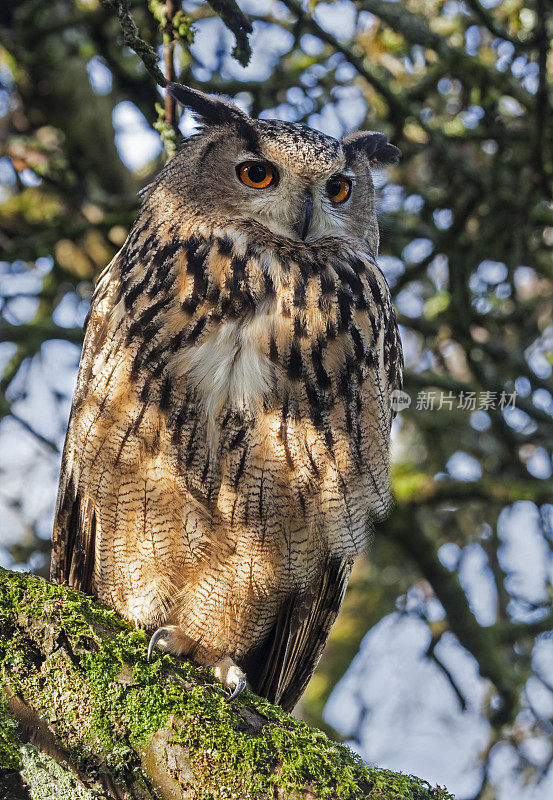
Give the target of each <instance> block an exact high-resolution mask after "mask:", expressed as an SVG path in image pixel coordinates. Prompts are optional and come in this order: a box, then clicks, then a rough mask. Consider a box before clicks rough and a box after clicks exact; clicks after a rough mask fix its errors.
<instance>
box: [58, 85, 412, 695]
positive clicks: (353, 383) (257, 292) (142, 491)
mask: <svg viewBox="0 0 553 800" xmlns="http://www.w3.org/2000/svg"><path fill="white" fill-rule="evenodd" d="M169 91H170V92H171V93H172V95H173V96H174V97H175V98H176V99H177V100H178V101H179V102H180V103H181V104H182V105H183V106H185V107H187V108H189V109H191V110H192V111H193V112H194V114H195V115H196V118H197V119H198V121H199V122H200V123H201V127H200V130H199V132H198V133H197V134H196V135H193V136H192V137H190V138H189V139H188V140H187V141H186V142H185V143H184V145H183V147H182V149H181V150H180V152H179V153H178V155H177V156H176V157H175V158H173V159H172V160H171V161H170V162H169V163H168V164H167V165H166V166H165V168H164V169H163V170H162V171H161V173H160V174H159V176H158V177H157V179H156V180H155V181H154V182H153V183H152V184H151V185H150V186H148V187H147V188H146V189H145V190H144V192H143V196H142V203H141V207H140V210H139V213H138V216H137V219H136V221H135V223H134V225H133V227H132V229H131V231H130V233H129V236H128V239H127V240H126V242H125V244H124V245H123V247H122V248H121V250H120V251H119V253H118V254H117V255H116V256H115V258H114V259H113V261H112V262H111V263H110V264H109V266H108V267H107V268H106V269H105V271H104V272H103V274H102V275H101V277H100V279H99V282H98V284H97V288H96V291H95V294H94V298H93V301H92V306H91V309H90V312H89V316H88V320H87V324H86V336H85V343H84V349H83V353H82V358H81V363H80V370H79V377H78V383H77V388H76V391H75V397H74V402H73V409H72V413H71V420H70V423H69V429H68V433H67V438H66V443H65V449H64V454H63V465H62V472H61V480H60V489H59V495H58V503H57V510H56V520H55V527H54V548H53V562H52V578H53V580H55V581H58V582H67V583H68V584H69V585H71V586H73V587H76V588H78V589H81V590H83V591H85V592H90V593H92V594H94V595H95V596H96V597H97V598H98V599H99V600H100V601H101V602H103V603H106V604H107V605H109V606H112V607H113V608H115V609H116V610H117V611H118V612H120V613H121V614H122V615H123V616H124V617H126V618H127V619H128V620H131V621H132V622H134V623H135V624H137V625H142V626H144V627H146V628H148V629H150V630H152V631H155V632H154V633H153V636H152V639H151V642H150V654H151V651H152V648H153V647H154V646H155V645H158V646H159V647H160V648H162V649H164V650H166V651H169V652H171V653H174V654H176V655H184V656H188V657H190V658H192V659H194V660H195V661H196V662H198V663H200V664H204V665H212V666H213V667H214V668H215V674H216V675H217V676H218V677H219V678H220V679H221V680H222V681H223V683H225V684H226V686H227V687H228V688H229V690H230V691H231V692H232V695H233V696H234V695H236V693H238V692H239V691H240V690H241V689H242V688H243V686H244V685H245V682H246V678H247V681H248V683H249V685H250V686H251V688H252V690H253V691H254V692H256V693H257V694H260V695H262V696H264V697H267V698H269V699H270V700H271V701H273V702H276V703H279V704H280V705H282V706H283V707H284V708H286V709H291V708H292V707H293V706H294V704H295V703H296V701H297V699H298V698H299V696H300V694H301V693H302V691H303V690H304V688H305V686H306V684H307V681H308V680H309V678H310V676H311V674H312V672H313V670H314V668H315V666H316V664H317V661H318V659H319V657H320V654H321V652H322V649H323V647H324V644H325V641H326V638H327V636H328V633H329V631H330V628H331V626H332V624H333V622H334V620H335V618H336V615H337V613H338V610H339V608H340V604H341V602H342V598H343V595H344V591H345V588H346V584H347V581H348V577H349V573H350V569H351V565H352V562H353V559H354V557H355V555H356V553H358V552H359V551H360V550H361V549H362V548H363V547H364V545H365V544H366V542H367V538H368V534H369V528H370V524H371V520H374V519H376V518H379V517H382V515H383V514H384V513H385V512H386V509H387V507H388V505H389V486H388V481H389V476H388V473H389V469H388V454H389V439H390V425H391V421H392V416H393V414H392V409H391V405H390V394H391V392H392V391H393V390H394V389H395V388H398V387H399V385H400V382H401V367H402V358H401V346H400V340H399V335H398V330H397V325H396V320H395V317H394V311H393V308H392V305H391V300H390V294H389V289H388V286H387V284H386V281H385V279H384V277H383V275H382V274H381V272H380V270H379V269H378V267H377V265H376V254H377V248H378V226H377V221H376V214H375V192H374V187H373V182H372V179H371V164H379V163H380V164H386V163H392V162H394V161H395V160H396V158H397V155H398V153H399V151H398V150H397V148H395V147H394V146H393V145H391V144H389V143H388V141H387V139H386V137H385V136H384V135H383V134H381V133H373V132H358V133H355V134H353V135H351V136H349V137H348V138H345V139H344V140H341V141H339V140H337V139H334V138H332V137H329V136H326V135H324V134H322V133H319V132H317V131H315V130H312V129H310V128H308V127H307V126H305V125H301V124H296V123H288V122H278V121H273V120H254V119H252V118H250V117H249V116H248V115H247V114H245V113H244V112H243V111H241V110H240V109H239V108H237V107H236V106H234V105H233V104H231V103H230V102H227V101H226V100H224V99H222V98H219V97H212V96H208V95H206V94H203V93H202V92H199V91H194V90H192V89H189V88H186V87H184V86H182V85H179V84H170V85H169ZM156 628H157V630H156Z"/></svg>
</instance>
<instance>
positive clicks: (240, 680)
mask: <svg viewBox="0 0 553 800" xmlns="http://www.w3.org/2000/svg"><path fill="white" fill-rule="evenodd" d="M213 672H214V673H215V677H216V678H218V679H219V680H220V681H221V683H222V684H223V685H224V686H226V687H227V689H228V690H229V692H230V695H229V696H228V697H227V698H225V699H226V701H227V703H232V701H233V700H236V698H237V697H238V695H239V694H242V692H243V691H244V689H245V688H246V684H247V680H246V676H245V674H244V673H243V672H242V670H241V669H240V667H239V666H237V664H235V663H234V661H233V660H232V658H229V657H228V656H224V657H223V658H220V659H219V661H217V662H216V663H215V664H214V665H213Z"/></svg>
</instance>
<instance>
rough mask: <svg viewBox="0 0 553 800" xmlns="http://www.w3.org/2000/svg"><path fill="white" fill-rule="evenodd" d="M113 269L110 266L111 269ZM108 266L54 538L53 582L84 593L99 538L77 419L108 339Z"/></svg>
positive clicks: (96, 303) (84, 363)
mask: <svg viewBox="0 0 553 800" xmlns="http://www.w3.org/2000/svg"><path fill="white" fill-rule="evenodd" d="M110 266H111V265H110ZM110 266H108V267H107V268H106V269H105V270H104V272H103V273H102V275H101V276H100V278H99V280H98V283H97V286H96V290H95V292H94V297H93V299H92V304H91V307H90V311H89V313H88V315H87V318H86V321H85V338H84V345H83V352H82V356H81V362H80V367H79V377H78V379H77V388H76V390H75V395H74V398H73V406H72V409H71V417H70V420H69V427H68V429H67V435H66V437H65V445H64V448H63V457H62V463H61V473H60V484H59V490H58V500H57V505H56V514H55V522H54V532H53V536H52V563H51V567H50V578H51V580H52V581H54V582H55V583H67V584H69V585H70V586H72V587H73V588H75V589H79V590H81V591H83V592H90V591H91V578H92V570H93V567H94V546H95V537H96V512H95V507H94V503H93V502H92V501H91V499H90V498H88V497H86V496H84V495H83V493H82V489H80V488H79V455H78V451H79V448H80V446H81V445H82V443H81V442H79V441H77V437H76V435H75V425H74V423H75V418H76V417H77V415H78V413H79V411H78V408H79V404H80V401H81V399H82V397H83V394H84V391H85V386H86V383H87V380H88V377H89V375H90V368H91V362H92V359H93V356H94V354H95V353H97V352H99V350H100V348H101V346H102V343H103V342H104V340H105V338H106V331H107V325H108V320H107V315H106V314H105V313H104V308H103V307H104V305H105V304H104V303H102V301H103V300H104V299H107V296H108V294H109V291H110V289H109V269H110Z"/></svg>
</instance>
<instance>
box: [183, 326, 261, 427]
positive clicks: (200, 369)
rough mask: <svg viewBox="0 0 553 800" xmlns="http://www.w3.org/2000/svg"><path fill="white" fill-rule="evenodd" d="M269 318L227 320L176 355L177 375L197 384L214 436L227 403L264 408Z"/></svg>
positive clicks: (250, 408) (251, 410)
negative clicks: (198, 342) (266, 335)
mask: <svg viewBox="0 0 553 800" xmlns="http://www.w3.org/2000/svg"><path fill="white" fill-rule="evenodd" d="M270 324H271V321H270V315H269V314H256V315H255V316H254V317H253V319H248V320H231V321H227V322H223V323H221V325H219V326H218V327H217V329H216V330H214V331H213V332H212V333H211V334H210V335H209V336H208V337H207V338H206V339H205V340H204V341H203V342H201V343H200V344H198V345H195V346H192V347H187V348H185V349H184V350H182V351H181V352H180V353H177V354H176V355H175V359H174V361H173V363H172V369H173V370H174V377H175V379H176V380H177V381H179V380H186V383H187V385H188V386H190V387H193V389H194V390H195V393H196V396H197V397H198V398H199V400H200V402H201V403H202V405H203V408H204V411H205V413H206V416H207V421H208V433H209V434H210V438H213V435H214V431H215V429H216V424H215V422H216V419H217V416H218V415H219V413H220V412H221V410H222V409H223V408H229V407H230V408H232V409H234V410H236V411H243V412H247V413H248V412H249V413H251V414H256V413H259V412H260V411H261V409H262V407H263V396H264V395H266V394H267V393H268V392H269V389H270V386H271V382H272V372H273V365H272V362H271V361H270V359H269V357H268V355H267V354H266V353H265V352H264V351H263V349H262V347H261V344H260V343H261V342H262V341H263V339H264V335H263V334H264V333H265V332H266V330H267V326H268V325H270Z"/></svg>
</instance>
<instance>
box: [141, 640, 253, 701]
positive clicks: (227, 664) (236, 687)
mask: <svg viewBox="0 0 553 800" xmlns="http://www.w3.org/2000/svg"><path fill="white" fill-rule="evenodd" d="M158 644H159V646H160V649H161V650H163V651H164V652H166V653H171V654H172V655H175V656H180V655H183V653H184V652H186V650H187V649H188V647H189V644H190V643H189V640H188V639H187V637H186V635H185V634H184V633H183V631H182V629H181V628H179V626H178V625H167V626H166V627H164V628H158V629H157V631H154V633H153V634H152V638H151V639H150V643H149V645H148V661H151V660H152V653H153V652H154V648H155V646H156V645H158ZM213 672H214V674H215V677H216V678H218V680H220V681H221V683H222V684H223V686H226V688H227V689H228V691H229V692H230V695H229V696H228V697H226V698H225V699H226V701H227V703H232V701H233V700H235V699H236V698H237V697H238V695H239V694H242V692H243V691H244V689H245V688H246V684H247V680H246V676H245V674H244V672H243V671H242V670H241V669H240V667H239V666H237V665H236V664H235V663H234V661H233V660H232V658H229V656H224V657H223V658H221V659H219V661H217V662H216V663H215V664H214V665H213Z"/></svg>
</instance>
